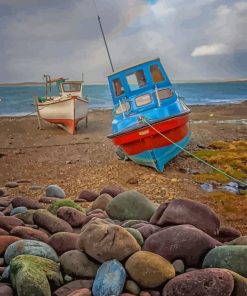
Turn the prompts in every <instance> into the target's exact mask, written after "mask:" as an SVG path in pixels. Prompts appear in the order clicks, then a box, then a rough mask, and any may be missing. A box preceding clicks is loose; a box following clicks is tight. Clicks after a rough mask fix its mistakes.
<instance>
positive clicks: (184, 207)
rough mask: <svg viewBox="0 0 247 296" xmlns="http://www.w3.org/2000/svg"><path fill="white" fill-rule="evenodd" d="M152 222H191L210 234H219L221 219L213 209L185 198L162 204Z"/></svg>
mask: <svg viewBox="0 0 247 296" xmlns="http://www.w3.org/2000/svg"><path fill="white" fill-rule="evenodd" d="M150 223H151V224H155V225H158V226H166V225H174V224H175V225H181V224H190V225H193V226H195V227H196V228H198V229H201V230H202V231H204V232H206V233H207V234H209V235H217V234H218V233H219V228H220V220H219V218H218V216H217V215H216V214H215V212H214V211H213V210H212V209H210V208H209V207H208V206H206V205H204V204H202V203H200V202H197V201H193V200H189V199H183V198H177V199H174V200H172V201H170V202H166V203H164V204H161V205H160V206H159V208H158V209H157V211H156V212H155V214H154V215H153V217H152V218H151V220H150Z"/></svg>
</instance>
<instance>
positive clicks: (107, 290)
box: [92, 259, 126, 296]
mask: <svg viewBox="0 0 247 296" xmlns="http://www.w3.org/2000/svg"><path fill="white" fill-rule="evenodd" d="M125 280H126V272H125V269H124V268H123V266H122V264H121V263H120V262H119V261H117V260H115V259H114V260H110V261H107V262H105V263H103V264H102V265H101V266H100V268H99V269H98V271H97V274H96V277H95V280H94V283H93V289H92V292H93V295H94V296H107V295H109V296H110V295H120V294H121V293H122V291H123V287H124V284H125Z"/></svg>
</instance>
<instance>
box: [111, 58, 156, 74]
mask: <svg viewBox="0 0 247 296" xmlns="http://www.w3.org/2000/svg"><path fill="white" fill-rule="evenodd" d="M157 60H160V58H159V57H157V58H154V59H149V60H144V61H142V62H139V63H137V64H134V65H132V66H128V67H125V68H122V69H119V70H117V71H114V72H113V73H111V74H109V75H107V77H110V76H113V75H115V74H118V73H120V72H123V71H126V70H128V69H131V68H134V67H137V66H140V65H142V64H146V63H149V62H153V61H157Z"/></svg>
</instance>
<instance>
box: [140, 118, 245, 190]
mask: <svg viewBox="0 0 247 296" xmlns="http://www.w3.org/2000/svg"><path fill="white" fill-rule="evenodd" d="M140 120H141V121H142V122H143V123H144V124H147V125H148V126H149V127H151V128H152V129H153V130H154V131H156V132H157V133H158V134H159V135H161V136H162V137H163V138H164V139H166V140H168V141H169V142H171V143H172V144H174V145H175V146H176V147H178V148H179V149H181V150H182V151H184V152H185V153H187V154H188V155H190V156H191V157H193V158H195V159H197V160H198V161H200V162H202V163H204V164H205V165H207V166H209V167H210V168H212V169H214V170H215V171H217V172H218V173H220V174H222V175H224V176H225V177H228V178H229V179H231V180H234V181H235V182H237V183H239V184H242V185H244V186H247V183H246V182H243V181H241V180H238V179H237V178H235V177H233V176H231V175H229V174H227V173H226V172H224V171H223V170H221V169H219V168H217V167H215V166H213V165H212V164H210V163H208V162H207V161H205V160H203V159H201V158H200V157H198V156H196V155H195V154H193V153H191V152H189V151H188V150H187V149H185V148H183V147H181V146H180V145H179V144H177V143H175V142H174V141H172V140H171V139H170V138H168V137H167V136H165V135H164V134H162V133H161V132H160V131H158V130H157V129H156V128H155V127H154V126H152V124H150V123H149V122H148V121H147V119H146V118H145V117H143V116H140Z"/></svg>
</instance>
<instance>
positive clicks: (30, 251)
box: [4, 240, 58, 264]
mask: <svg viewBox="0 0 247 296" xmlns="http://www.w3.org/2000/svg"><path fill="white" fill-rule="evenodd" d="M19 255H33V256H39V257H44V258H47V259H50V260H53V261H58V257H57V254H56V252H55V251H54V249H53V248H52V247H50V246H49V245H48V244H46V243H43V242H39V241H35V240H18V241H16V242H14V243H12V244H11V245H9V246H8V248H7V250H6V252H5V254H4V260H5V262H6V264H9V263H10V261H11V260H12V259H13V258H15V257H17V256H19Z"/></svg>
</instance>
